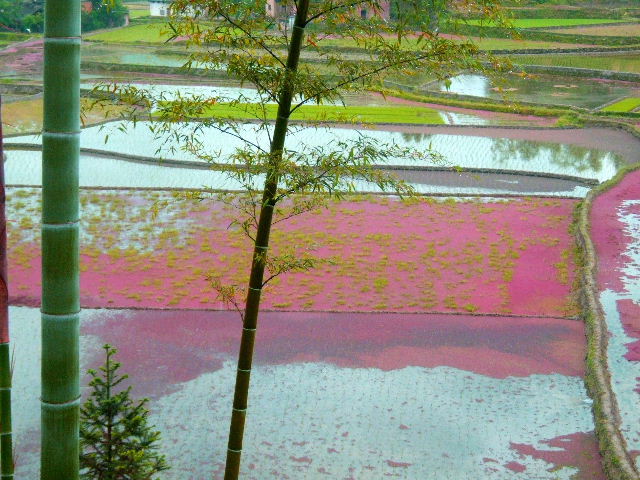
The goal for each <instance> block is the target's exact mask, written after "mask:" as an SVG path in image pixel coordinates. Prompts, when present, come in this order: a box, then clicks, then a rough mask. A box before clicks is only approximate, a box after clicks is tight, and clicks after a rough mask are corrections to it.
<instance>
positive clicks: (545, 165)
mask: <svg viewBox="0 0 640 480" xmlns="http://www.w3.org/2000/svg"><path fill="white" fill-rule="evenodd" d="M120 127H122V125H121V124H120V123H112V124H109V125H106V126H103V127H91V128H88V129H85V130H84V131H83V135H82V136H81V146H82V147H83V148H90V149H98V150H102V151H106V152H107V153H108V152H109V151H112V152H115V153H120V154H124V155H135V156H141V157H148V158H150V159H153V158H155V157H156V152H157V150H158V148H160V149H161V150H162V146H163V143H162V139H160V140H157V139H154V135H153V134H152V133H151V132H150V130H149V128H148V126H147V125H145V122H139V123H138V124H137V125H136V126H135V127H134V126H133V125H131V124H126V125H124V129H123V130H121V129H120ZM192 127H199V124H193V125H192ZM239 128H240V130H239V132H241V133H242V134H243V135H245V136H247V137H248V138H253V139H254V141H255V142H259V143H260V144H262V145H268V142H269V139H268V135H267V133H266V132H264V131H259V132H256V131H255V129H256V126H255V125H252V124H245V125H242V126H241V127H239ZM186 131H188V128H187V130H185V132H186ZM428 132H429V131H427V132H423V133H418V134H410V133H403V132H391V131H381V130H368V131H363V130H357V129H354V128H324V127H320V128H317V129H304V130H301V131H298V132H295V133H293V134H292V135H291V137H290V141H289V144H288V148H291V149H300V148H303V147H306V148H314V147H318V146H321V145H327V144H330V143H331V142H333V143H335V142H339V141H350V140H356V139H359V138H360V136H361V135H362V134H363V133H365V134H366V135H367V136H368V137H370V138H371V139H373V140H374V141H377V142H379V143H382V144H384V143H394V144H396V145H399V146H401V147H407V148H414V149H418V150H420V151H422V152H424V151H425V150H427V149H432V150H433V151H435V152H438V153H439V154H440V155H441V156H442V157H443V159H442V160H438V161H435V162H433V161H431V162H430V161H426V160H425V161H421V162H416V160H413V159H410V158H391V159H389V160H388V162H387V165H396V166H404V167H408V168H412V167H418V168H420V167H422V168H424V167H451V166H458V167H462V168H475V169H478V168H482V169H488V170H491V169H493V170H495V169H499V170H510V171H519V172H540V173H548V174H556V175H568V176H574V177H579V178H595V179H599V180H601V181H604V180H607V179H609V178H611V177H612V176H613V175H614V174H615V172H617V171H618V168H619V167H620V166H621V165H623V164H625V163H626V162H628V161H632V160H631V159H625V157H624V156H623V155H620V154H616V153H613V152H610V151H606V150H599V149H598V148H597V147H596V148H591V147H584V146H581V145H580V142H581V140H580V139H577V140H578V145H566V144H561V143H553V142H544V141H527V140H519V139H511V138H487V137H481V136H476V135H473V136H465V135H464V133H463V131H460V132H459V134H457V135H448V134H432V133H428ZM477 133H480V132H477ZM505 133H508V132H505ZM105 139H107V143H106V144H105ZM201 140H202V141H203V142H204V144H203V148H204V152H205V153H209V154H211V152H215V153H216V159H217V161H219V162H224V161H225V156H227V155H230V154H232V153H233V152H235V149H236V148H237V147H239V146H240V145H241V143H240V141H239V140H237V139H234V138H233V137H230V136H228V135H224V134H222V133H220V132H217V131H216V130H210V131H209V132H207V134H205V135H203V136H202V137H201ZM39 142H40V138H39V137H38V136H22V137H13V138H10V139H8V142H7V143H8V144H14V143H30V144H36V145H37V144H38V143H39ZM587 144H589V143H588V142H587ZM603 146H604V145H603ZM8 154H9V161H8V164H7V179H8V181H9V182H13V183H18V184H20V183H22V184H24V183H29V184H33V183H31V182H24V181H21V180H19V179H24V180H27V179H31V180H32V181H33V179H34V178H37V175H38V174H39V173H38V172H39V171H38V167H37V165H38V163H37V162H38V153H37V152H24V153H22V152H12V151H9V152H8ZM18 154H19V155H18ZM162 157H163V158H166V159H174V160H182V161H191V162H200V165H201V166H203V165H206V162H204V160H203V159H199V158H197V157H195V156H194V155H193V154H191V153H188V152H184V151H182V150H180V149H173V150H171V149H168V150H167V149H164V150H162ZM92 163H93V165H94V167H92V166H91V165H92ZM134 166H135V164H131V167H128V168H134ZM148 167H149V168H155V169H156V170H157V171H158V172H157V175H160V177H162V169H163V168H164V167H162V165H161V164H158V165H149V166H148ZM86 168H88V169H89V170H85V171H86V172H87V174H86V175H87V177H86V178H87V179H89V180H90V181H92V182H100V181H102V179H104V178H111V179H114V178H115V177H114V175H116V174H117V173H118V172H121V175H120V177H123V176H124V177H127V178H134V179H137V178H138V177H137V176H134V175H132V174H131V172H132V170H129V169H128V168H121V169H118V170H115V171H114V172H113V173H110V174H108V175H106V176H104V174H105V173H108V172H109V170H108V169H103V168H101V166H100V162H99V161H96V162H90V161H87V165H86ZM98 172H103V174H102V175H98ZM14 175H15V176H14ZM157 175H156V176H157ZM193 175H195V177H196V178H197V176H198V175H200V172H198V171H193ZM10 179H11V180H10ZM37 181H38V182H39V180H37ZM81 181H83V180H82V178H81ZM111 181H113V180H111ZM83 184H84V185H87V184H86V183H83ZM88 185H92V186H102V185H103V184H101V183H93V184H91V183H90V184H88ZM107 185H111V186H119V185H118V184H115V185H114V184H113V183H109V184H107ZM201 185H202V184H201Z"/></svg>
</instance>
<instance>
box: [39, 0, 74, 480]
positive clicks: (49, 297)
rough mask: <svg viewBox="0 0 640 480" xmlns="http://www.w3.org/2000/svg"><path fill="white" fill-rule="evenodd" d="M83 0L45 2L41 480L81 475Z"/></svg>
mask: <svg viewBox="0 0 640 480" xmlns="http://www.w3.org/2000/svg"><path fill="white" fill-rule="evenodd" d="M79 153H80V2H78V1H77V0H76V1H73V0H46V2H45V35H44V121H43V133H42V370H41V374H42V395H41V409H42V412H41V413H42V419H41V421H42V450H41V457H40V478H41V479H42V480H62V479H64V480H76V479H78V475H79V405H80V371H79V340H78V336H79V333H78V327H79V312H80V302H79V289H80V285H79V268H78V262H79V204H78V160H79Z"/></svg>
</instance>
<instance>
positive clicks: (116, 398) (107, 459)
mask: <svg viewBox="0 0 640 480" xmlns="http://www.w3.org/2000/svg"><path fill="white" fill-rule="evenodd" d="M102 348H103V349H104V351H105V354H106V361H105V364H104V365H103V366H101V367H100V372H97V371H96V370H89V371H88V373H89V375H91V377H92V379H91V381H90V382H89V386H90V387H91V388H92V392H91V395H90V396H89V398H88V399H87V401H86V402H85V403H84V405H83V406H82V407H81V408H80V449H81V450H80V468H81V478H83V479H87V480H88V479H91V480H151V478H155V477H153V476H154V475H155V474H157V473H158V472H161V471H163V470H168V468H169V467H168V466H167V464H166V461H165V457H164V455H160V454H159V453H158V452H157V449H158V441H159V440H160V432H158V431H155V430H153V427H152V426H149V425H147V420H148V415H149V411H148V410H147V409H146V408H145V405H146V403H147V401H148V399H146V398H143V399H142V400H138V401H135V400H133V399H132V398H131V395H130V394H131V386H129V387H127V388H122V387H120V388H118V386H119V385H120V384H121V383H122V382H123V381H124V380H126V379H127V378H128V375H120V374H119V373H118V369H119V368H120V363H118V362H115V361H114V360H113V356H114V355H115V354H116V352H117V350H116V349H115V348H114V347H112V346H111V345H108V344H107V345H104V346H103V347H102Z"/></svg>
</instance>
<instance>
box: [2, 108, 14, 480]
mask: <svg viewBox="0 0 640 480" xmlns="http://www.w3.org/2000/svg"><path fill="white" fill-rule="evenodd" d="M0 110H2V99H0ZM5 198H6V197H5V191H4V154H3V150H2V118H1V115H0V478H2V479H12V478H13V467H14V465H13V433H12V431H11V351H10V349H9V284H8V283H7V219H6V216H5Z"/></svg>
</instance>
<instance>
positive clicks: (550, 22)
mask: <svg viewBox="0 0 640 480" xmlns="http://www.w3.org/2000/svg"><path fill="white" fill-rule="evenodd" d="M625 21H628V20H614V19H611V18H514V19H513V20H512V23H513V26H514V27H516V28H545V27H574V26H578V25H600V24H606V23H620V22H625ZM467 23H468V24H469V25H482V26H485V27H489V26H492V24H491V23H488V22H486V21H484V22H483V21H481V20H475V19H472V20H467Z"/></svg>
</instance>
